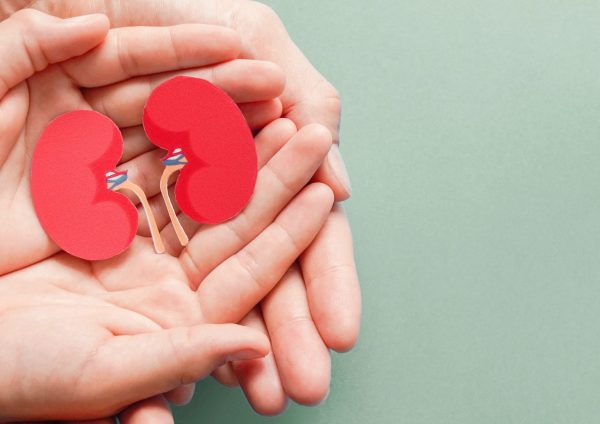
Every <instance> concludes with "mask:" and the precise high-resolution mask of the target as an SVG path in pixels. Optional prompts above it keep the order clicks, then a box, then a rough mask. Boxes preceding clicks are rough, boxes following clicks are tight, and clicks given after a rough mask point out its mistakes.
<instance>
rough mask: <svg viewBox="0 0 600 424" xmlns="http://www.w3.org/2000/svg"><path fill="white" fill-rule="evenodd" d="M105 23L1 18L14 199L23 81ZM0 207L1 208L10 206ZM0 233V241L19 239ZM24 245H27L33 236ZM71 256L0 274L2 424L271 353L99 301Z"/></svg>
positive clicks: (84, 410) (5, 148)
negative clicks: (164, 325) (166, 327)
mask: <svg viewBox="0 0 600 424" xmlns="http://www.w3.org/2000/svg"><path fill="white" fill-rule="evenodd" d="M108 27H109V24H108V20H107V19H106V17H105V16H102V15H89V16H86V17H81V18H77V19H70V20H62V19H57V18H54V17H50V16H48V15H44V14H42V13H40V12H34V11H25V12H20V13H18V14H15V15H13V16H12V17H11V18H10V19H8V20H6V21H4V22H2V23H0V39H1V40H3V44H2V45H0V55H1V56H2V57H5V58H10V59H11V60H10V62H4V63H3V65H1V66H0V112H1V113H0V116H1V117H2V120H1V121H0V122H1V125H0V127H1V128H2V130H3V131H2V139H1V140H0V141H1V142H0V146H1V148H2V153H3V155H2V159H3V162H4V165H3V166H2V168H0V171H1V176H2V179H3V181H2V182H3V191H2V193H3V194H5V193H6V192H10V193H14V194H18V193H19V192H18V189H17V186H18V185H19V184H21V183H23V182H24V181H26V179H27V178H26V177H24V176H23V175H20V176H19V175H14V174H11V173H10V171H14V170H15V169H16V167H15V163H18V161H17V160H15V158H16V157H19V156H20V155H22V154H23V153H24V152H25V151H27V145H25V144H23V143H25V142H26V141H27V138H28V137H27V135H26V134H25V132H26V130H27V129H28V128H29V125H30V124H29V123H30V122H33V121H37V120H39V119H42V118H43V117H42V116H40V115H39V114H36V113H35V112H34V110H35V108H33V107H29V106H31V105H27V102H28V97H27V91H28V88H27V85H26V83H24V82H23V81H24V80H25V79H26V78H27V77H29V76H31V75H32V74H33V73H34V72H35V71H36V70H37V71H40V70H42V69H44V68H46V67H47V66H48V64H49V63H58V62H60V61H63V60H66V59H69V58H70V57H75V56H78V55H80V54H83V53H85V52H86V51H89V50H91V49H92V48H94V47H96V46H99V45H100V44H101V43H102V42H103V41H104V40H105V36H106V34H107V31H108ZM148 35H150V34H148ZM99 48H100V50H102V47H99ZM28 109H30V111H29V112H28ZM38 124H39V122H38ZM19 126H20V127H21V128H19ZM14 135H18V136H17V137H16V139H14V138H13V137H11V136H14ZM11 165H12V166H11ZM3 200H6V199H5V198H3ZM13 200H14V204H15V205H17V206H18V205H19V204H20V201H21V199H19V198H17V197H15V198H14V199H13ZM11 204H12V202H11ZM7 206H10V204H9V205H6V204H3V207H2V210H3V211H7V210H10V208H7ZM326 207H327V206H326ZM9 224H10V223H9V222H3V225H9ZM20 224H21V226H20V229H21V231H22V234H21V235H22V236H25V235H27V232H28V230H29V228H28V227H27V226H28V225H30V224H31V222H27V221H26V220H24V221H23V222H20ZM1 239H2V244H3V246H5V245H7V244H8V245H9V247H19V246H21V242H20V240H21V239H20V238H19V239H10V238H4V237H2V238H1ZM34 239H35V237H34ZM25 244H29V246H30V247H31V246H35V245H36V241H35V240H33V241H27V242H26V243H25ZM14 261H17V262H19V261H20V262H21V266H26V265H31V264H32V263H33V262H35V261H36V258H32V259H31V260H30V262H29V263H23V262H22V261H23V259H22V258H21V256H20V255H19V254H17V255H14V256H11V255H7V256H5V255H2V266H3V267H4V268H5V269H8V268H11V267H12V268H14ZM70 261H71V262H70ZM72 261H74V259H73V258H68V257H66V255H65V254H59V255H57V256H55V257H53V258H51V259H46V260H43V261H41V262H39V263H37V264H36V265H33V266H31V267H29V268H27V269H25V270H22V271H15V272H12V273H8V274H5V275H3V276H2V277H0V317H1V318H0V340H1V343H2V345H3V346H4V348H3V349H2V352H0V363H2V373H0V421H1V422H8V421H13V420H19V421H20V420H24V419H27V420H33V419H54V418H95V417H103V416H107V415H111V414H114V413H116V412H117V411H119V410H120V409H121V408H123V407H124V406H126V405H128V404H130V403H133V402H135V401H138V400H141V399H145V398H148V397H150V396H153V395H157V394H160V393H163V392H165V391H169V390H171V389H174V388H176V387H178V386H179V385H180V384H182V383H188V382H193V381H196V380H198V379H199V378H202V377H203V376H205V375H206V374H208V373H210V372H211V371H212V370H213V369H214V368H215V367H216V366H218V365H219V364H221V363H223V362H225V361H227V360H233V359H248V358H257V357H261V356H264V355H266V354H267V352H268V351H269V342H268V339H267V338H266V337H265V336H264V335H262V334H261V333H260V332H257V331H255V330H251V329H248V328H245V327H243V326H238V325H231V324H228V325H226V324H223V325H195V326H187V327H183V326H182V327H179V328H173V329H170V330H163V329H162V328H161V326H159V325H158V324H157V323H156V322H154V321H152V320H151V319H149V318H147V317H145V316H143V315H141V314H139V313H136V312H133V311H131V310H127V309H125V308H122V307H119V306H116V305H114V304H111V303H110V302H109V301H107V300H104V299H102V292H103V290H102V289H101V287H100V286H98V285H97V284H96V283H95V281H94V280H93V279H90V278H80V276H78V275H77V274H78V273H79V270H78V267H77V264H75V263H73V262H72ZM79 265H80V266H86V264H83V263H82V264H79ZM84 274H85V272H84Z"/></svg>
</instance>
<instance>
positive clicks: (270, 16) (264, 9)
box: [247, 1, 280, 23]
mask: <svg viewBox="0 0 600 424" xmlns="http://www.w3.org/2000/svg"><path fill="white" fill-rule="evenodd" d="M247 7H248V8H249V9H250V11H251V12H252V15H253V16H254V19H257V20H258V21H259V22H261V23H266V22H269V23H272V22H280V19H279V16H278V15H277V13H276V12H275V11H274V10H273V9H272V8H271V7H269V6H267V5H266V4H264V3H260V2H257V1H250V2H248V5H247Z"/></svg>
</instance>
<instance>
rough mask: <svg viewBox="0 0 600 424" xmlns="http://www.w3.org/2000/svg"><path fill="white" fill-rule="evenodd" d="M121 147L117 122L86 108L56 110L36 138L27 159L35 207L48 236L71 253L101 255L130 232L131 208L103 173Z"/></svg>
mask: <svg viewBox="0 0 600 424" xmlns="http://www.w3.org/2000/svg"><path fill="white" fill-rule="evenodd" d="M122 150H123V139H122V136H121V133H120V131H119V129H118V128H117V126H116V125H115V124H114V123H113V122H112V121H111V120H110V119H109V118H107V117H106V116H104V115H102V114H100V113H97V112H93V111H88V110H78V111H74V112H69V113H66V114H64V115H61V116H59V117H58V118H56V119H55V120H53V121H52V122H51V123H50V124H49V125H48V126H47V127H46V129H45V130H44V132H43V134H42V136H41V137H40V139H39V140H38V142H37V145H36V148H35V151H34V154H33V159H32V164H31V192H32V196H33V204H34V207H35V211H36V213H37V216H38V218H39V220H40V223H41V224H42V227H43V228H44V230H45V231H46V232H47V233H48V235H49V236H50V238H52V240H54V242H56V244H57V245H58V246H59V247H60V248H62V249H63V250H65V251H67V252H68V253H70V254H72V255H74V256H77V257H80V258H84V259H88V260H99V259H107V258H110V257H113V256H115V255H118V254H119V253H121V252H123V251H124V250H125V249H127V247H129V245H130V244H131V242H132V240H133V237H134V236H135V233H136V231H137V224H138V215H137V210H136V208H135V207H134V205H133V204H132V203H131V202H130V201H129V200H128V199H127V197H125V196H124V195H122V194H119V193H116V192H114V191H110V190H108V188H107V185H106V178H105V174H106V173H107V172H109V171H111V170H113V169H114V168H115V166H116V165H117V163H118V161H119V159H120V158H121V153H122Z"/></svg>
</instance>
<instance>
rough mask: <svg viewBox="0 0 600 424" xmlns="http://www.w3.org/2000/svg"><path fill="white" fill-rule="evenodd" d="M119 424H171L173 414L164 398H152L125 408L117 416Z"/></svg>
mask: <svg viewBox="0 0 600 424" xmlns="http://www.w3.org/2000/svg"><path fill="white" fill-rule="evenodd" d="M119 422H120V423H121V424H173V423H174V422H175V420H174V419H173V413H172V412H171V407H170V406H169V402H167V400H166V399H165V398H164V396H154V397H151V398H149V399H144V400H142V401H139V402H137V403H134V404H133V405H131V406H129V407H127V408H126V409H125V410H124V411H123V412H121V413H120V414H119Z"/></svg>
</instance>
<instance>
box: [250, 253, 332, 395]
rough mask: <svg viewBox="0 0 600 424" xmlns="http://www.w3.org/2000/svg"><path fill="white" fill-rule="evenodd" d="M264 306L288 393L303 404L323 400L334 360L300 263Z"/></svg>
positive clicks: (268, 297) (262, 304)
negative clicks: (310, 303)
mask: <svg viewBox="0 0 600 424" xmlns="http://www.w3.org/2000/svg"><path fill="white" fill-rule="evenodd" d="M261 307H262V311H263V316H264V319H265V323H266V325H267V328H268V329H269V337H270V338H271V343H272V346H273V356H274V357H275V361H276V362H277V368H278V369H279V375H280V376H281V382H282V384H283V387H284V388H285V391H286V393H287V394H288V395H289V396H290V397H291V398H292V399H293V400H294V401H296V402H298V403H301V404H305V405H315V404H317V403H319V402H321V401H322V400H323V399H325V397H326V396H327V393H328V391H329V382H330V380H331V359H330V357H329V351H328V350H327V346H325V343H323V340H321V336H320V335H319V332H318V331H317V328H316V327H315V324H314V323H313V320H312V318H311V315H310V310H309V309H308V302H307V299H306V289H305V287H304V281H303V280H302V275H301V274H300V271H299V269H298V267H297V266H296V265H294V266H292V267H291V268H290V270H289V271H288V272H287V273H286V274H285V275H284V277H283V278H282V279H281V281H280V282H279V283H278V284H277V285H276V286H275V288H274V289H273V290H272V291H271V292H270V293H269V294H268V295H267V296H266V297H265V298H264V299H263V300H262V302H261Z"/></svg>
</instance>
